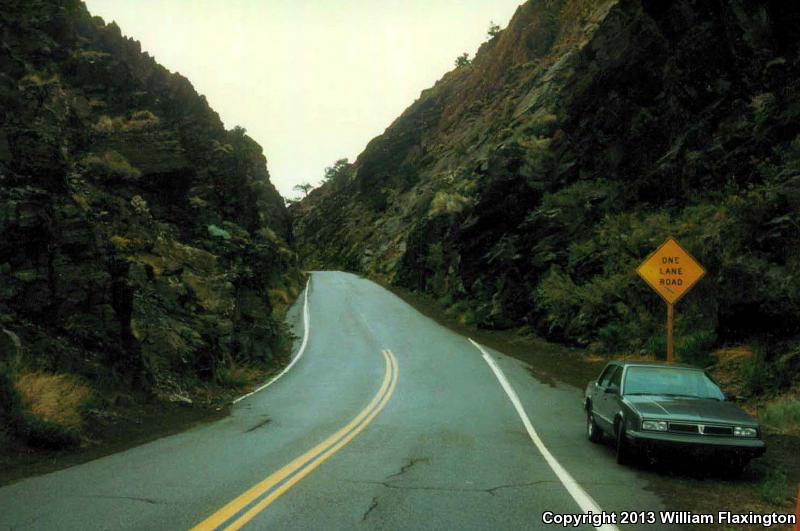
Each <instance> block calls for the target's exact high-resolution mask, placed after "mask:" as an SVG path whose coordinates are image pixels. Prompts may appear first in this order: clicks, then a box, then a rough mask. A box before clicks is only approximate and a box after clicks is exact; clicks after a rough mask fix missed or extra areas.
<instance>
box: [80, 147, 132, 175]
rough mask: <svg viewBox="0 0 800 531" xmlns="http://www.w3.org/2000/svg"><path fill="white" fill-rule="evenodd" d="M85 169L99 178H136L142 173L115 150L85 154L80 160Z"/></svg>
mask: <svg viewBox="0 0 800 531" xmlns="http://www.w3.org/2000/svg"><path fill="white" fill-rule="evenodd" d="M81 164H82V165H83V166H84V167H85V168H86V171H87V172H88V173H89V174H90V175H93V176H96V177H101V178H122V179H136V178H138V177H140V176H141V175H142V172H140V171H139V170H138V169H137V168H134V167H133V166H131V164H130V163H129V162H128V160H127V159H126V158H125V157H123V156H122V155H120V154H119V153H117V152H116V151H106V152H105V153H102V154H100V155H96V154H92V155H87V156H85V157H84V158H83V159H82V160H81Z"/></svg>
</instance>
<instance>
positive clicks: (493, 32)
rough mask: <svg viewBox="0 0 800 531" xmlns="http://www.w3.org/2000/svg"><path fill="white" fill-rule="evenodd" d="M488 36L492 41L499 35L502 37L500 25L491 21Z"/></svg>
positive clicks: (487, 31)
mask: <svg viewBox="0 0 800 531" xmlns="http://www.w3.org/2000/svg"><path fill="white" fill-rule="evenodd" d="M486 34H487V35H488V36H489V38H490V39H494V38H495V37H497V36H498V35H500V25H499V24H497V23H495V21H494V20H491V21H489V29H488V30H486Z"/></svg>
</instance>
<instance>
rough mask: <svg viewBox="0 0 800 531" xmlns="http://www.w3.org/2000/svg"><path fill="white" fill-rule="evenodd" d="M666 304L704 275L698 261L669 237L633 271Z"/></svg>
mask: <svg viewBox="0 0 800 531" xmlns="http://www.w3.org/2000/svg"><path fill="white" fill-rule="evenodd" d="M636 272H637V273H639V276H641V277H642V278H643V279H644V280H645V282H647V283H648V284H650V287H651V288H653V289H654V290H656V292H658V294H659V295H661V298H663V299H664V300H665V301H667V303H668V304H675V303H676V302H678V299H680V298H681V297H683V296H684V295H685V294H686V293H687V292H688V291H689V290H690V289H692V286H694V285H695V284H696V283H697V281H698V280H700V279H701V278H703V275H705V274H706V271H705V269H703V267H702V266H701V265H700V264H698V263H697V260H695V259H694V258H692V256H691V255H690V254H689V253H687V252H686V251H685V250H684V249H683V247H681V246H680V245H678V242H676V241H675V240H673V239H672V238H670V239H669V240H667V241H666V242H664V244H663V245H662V246H661V247H659V248H658V249H656V251H655V252H654V253H653V254H651V255H650V256H649V257H648V258H647V260H645V261H644V262H642V265H640V266H639V268H638V269H637V270H636Z"/></svg>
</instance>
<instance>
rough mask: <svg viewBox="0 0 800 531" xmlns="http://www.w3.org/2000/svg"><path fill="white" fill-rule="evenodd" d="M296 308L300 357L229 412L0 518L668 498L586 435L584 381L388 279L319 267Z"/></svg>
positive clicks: (43, 490) (366, 510) (510, 510)
mask: <svg viewBox="0 0 800 531" xmlns="http://www.w3.org/2000/svg"><path fill="white" fill-rule="evenodd" d="M290 319H291V322H292V323H293V324H294V326H295V333H296V334H297V335H298V336H299V337H300V338H301V339H298V341H297V346H296V352H295V359H294V361H293V363H292V365H291V367H290V368H288V370H287V371H285V372H284V373H283V374H282V375H281V377H280V378H279V379H277V380H275V381H274V382H272V383H271V385H269V386H268V387H267V388H265V389H263V390H261V391H259V392H257V393H255V394H253V395H251V396H248V397H246V398H244V399H243V400H241V401H239V402H238V403H237V404H236V405H235V406H234V407H233V411H232V413H231V415H230V416H228V417H226V418H225V419H222V420H220V421H217V422H214V423H211V424H206V425H203V426H200V427H197V428H195V429H192V430H189V431H187V432H184V433H181V434H178V435H174V436H170V437H166V438H163V439H159V440H157V441H154V442H151V443H149V444H145V445H143V446H139V447H137V448H133V449H130V450H128V451H125V452H121V453H118V454H115V455H111V456H108V457H104V458H101V459H98V460H96V461H92V462H90V463H86V464H83V465H80V466H75V467H72V468H69V469H66V470H62V471H59V472H55V473H51V474H47V475H44V476H38V477H33V478H29V479H26V480H23V481H20V482H18V483H15V484H12V485H9V486H6V487H4V488H2V489H0V529H48V530H50V529H81V530H83V529H137V530H146V529H158V530H161V529H163V530H180V529H192V528H197V529H216V528H220V529H238V528H242V527H244V528H246V529H309V530H330V529H442V530H450V529H459V530H461V529H562V527H560V526H547V525H545V524H544V523H543V520H542V518H543V513H545V512H548V511H550V512H553V513H560V514H576V513H581V512H585V511H590V510H591V511H608V512H610V511H616V512H619V511H629V510H634V511H657V510H659V509H661V508H662V507H661V503H660V500H659V499H658V498H657V497H656V496H655V495H653V494H652V493H651V492H649V491H647V490H646V482H645V480H644V479H643V478H641V477H639V476H638V475H637V473H636V471H635V470H633V469H629V468H624V467H621V466H619V465H617V464H616V463H615V461H614V456H613V453H612V451H611V449H610V448H608V447H604V446H598V445H593V444H591V443H589V442H588V441H587V439H586V437H585V434H584V416H583V413H582V409H581V393H580V391H579V390H577V389H574V388H571V387H567V386H563V387H552V386H549V385H545V384H543V383H540V382H538V381H537V380H535V379H534V378H533V377H532V376H531V375H530V372H529V371H528V370H527V368H526V366H525V365H524V364H523V363H521V362H519V361H517V360H514V359H512V358H508V357H506V356H504V355H502V354H500V353H497V352H494V351H491V350H489V349H487V348H485V347H482V346H481V345H477V344H474V343H472V342H471V341H469V340H468V338H465V337H463V336H459V335H458V334H455V333H453V332H451V331H449V330H447V329H446V328H443V327H441V326H439V325H438V324H436V323H435V322H433V321H431V320H430V319H428V318H426V317H424V316H423V315H421V314H420V313H418V312H417V311H416V310H414V309H413V308H412V307H410V306H408V305H407V304H406V303H404V302H403V301H401V300H400V299H399V298H397V297H396V296H394V295H393V294H391V293H390V292H388V291H386V290H385V289H383V288H381V287H380V286H378V285H376V284H374V283H372V282H369V281H367V280H364V279H361V278H359V277H357V276H354V275H350V274H346V273H337V272H319V273H314V274H313V275H312V278H311V280H310V284H309V287H308V289H307V291H306V293H305V294H304V296H302V297H300V299H299V300H298V303H297V304H295V306H294V307H293V308H292V311H291V312H290ZM306 323H307V324H306ZM618 527H619V528H620V529H633V528H635V526H618ZM580 529H592V527H590V526H582V527H580ZM606 529H613V527H606ZM651 529H652V527H651Z"/></svg>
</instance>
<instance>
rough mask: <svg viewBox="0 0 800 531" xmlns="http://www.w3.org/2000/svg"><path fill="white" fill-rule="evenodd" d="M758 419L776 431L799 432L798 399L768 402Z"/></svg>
mask: <svg viewBox="0 0 800 531" xmlns="http://www.w3.org/2000/svg"><path fill="white" fill-rule="evenodd" d="M760 419H761V422H762V423H763V424H764V425H766V426H768V427H769V428H770V429H771V430H774V431H776V432H778V433H784V434H786V433H800V399H797V398H795V399H788V400H781V401H779V402H773V403H771V404H768V405H767V407H766V408H764V411H763V412H762V413H761V415H760Z"/></svg>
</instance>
